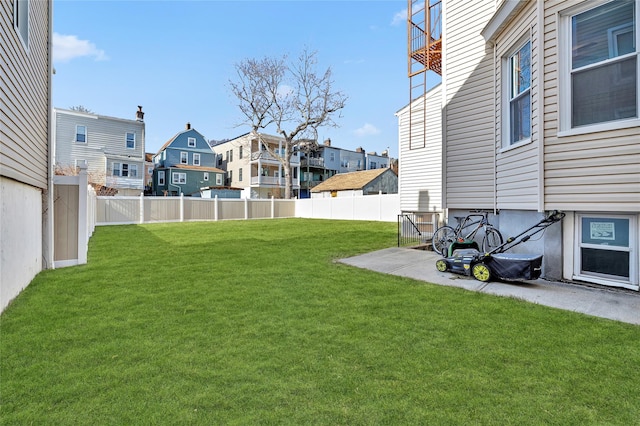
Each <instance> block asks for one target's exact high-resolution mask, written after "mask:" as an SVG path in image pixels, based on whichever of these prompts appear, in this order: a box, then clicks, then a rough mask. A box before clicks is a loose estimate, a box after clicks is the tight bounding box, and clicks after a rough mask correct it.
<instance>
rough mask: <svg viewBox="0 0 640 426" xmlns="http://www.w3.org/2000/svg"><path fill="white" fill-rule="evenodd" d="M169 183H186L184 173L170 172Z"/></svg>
mask: <svg viewBox="0 0 640 426" xmlns="http://www.w3.org/2000/svg"><path fill="white" fill-rule="evenodd" d="M171 183H173V184H185V183H187V174H186V173H171Z"/></svg>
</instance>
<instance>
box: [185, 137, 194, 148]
mask: <svg viewBox="0 0 640 426" xmlns="http://www.w3.org/2000/svg"><path fill="white" fill-rule="evenodd" d="M187 146H189V148H195V146H196V138H187Z"/></svg>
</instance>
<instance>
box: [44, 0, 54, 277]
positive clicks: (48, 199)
mask: <svg viewBox="0 0 640 426" xmlns="http://www.w3.org/2000/svg"><path fill="white" fill-rule="evenodd" d="M47 5H48V10H47V26H48V31H47V37H48V40H47V73H48V75H47V85H48V87H47V97H48V100H47V121H48V123H47V148H48V158H47V189H46V191H45V193H44V194H45V196H44V197H43V198H44V200H43V204H44V206H43V209H44V211H45V212H46V213H45V217H44V218H43V220H44V224H43V227H44V229H43V230H42V233H43V236H42V238H43V240H44V241H43V253H42V258H43V259H42V260H43V265H42V268H43V269H50V268H51V269H53V260H54V253H53V250H54V237H53V235H54V234H53V226H54V218H53V208H54V205H53V200H54V197H53V195H54V186H53V160H54V154H55V139H54V137H53V132H54V126H53V100H52V99H51V98H52V93H53V90H52V86H53V40H52V39H53V1H47Z"/></svg>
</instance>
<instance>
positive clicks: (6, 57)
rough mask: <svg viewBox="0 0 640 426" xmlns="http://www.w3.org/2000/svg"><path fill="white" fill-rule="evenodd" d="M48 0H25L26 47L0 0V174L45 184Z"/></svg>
mask: <svg viewBox="0 0 640 426" xmlns="http://www.w3.org/2000/svg"><path fill="white" fill-rule="evenodd" d="M49 7H51V3H50V2H48V1H32V2H30V3H29V41H28V49H25V47H24V45H23V44H22V42H21V41H20V38H19V36H18V34H17V32H16V30H15V29H14V26H13V1H6V0H5V1H2V2H0V46H2V51H1V55H0V56H2V61H0V78H1V81H2V85H1V86H0V98H1V99H2V105H1V108H0V174H1V175H2V176H6V177H9V178H12V179H15V180H17V181H20V182H23V183H26V184H29V185H33V186H36V187H38V188H46V187H47V177H48V155H49V154H48V125H49V107H48V105H49V94H48V86H49V83H48V82H49V65H48V60H49V59H48V42H49V31H48V28H47V22H48V14H49Z"/></svg>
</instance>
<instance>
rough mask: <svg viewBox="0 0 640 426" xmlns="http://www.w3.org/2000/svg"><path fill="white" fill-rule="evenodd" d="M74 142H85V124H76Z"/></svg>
mask: <svg viewBox="0 0 640 426" xmlns="http://www.w3.org/2000/svg"><path fill="white" fill-rule="evenodd" d="M76 142H78V143H87V126H82V125H80V124H78V125H77V126H76Z"/></svg>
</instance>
